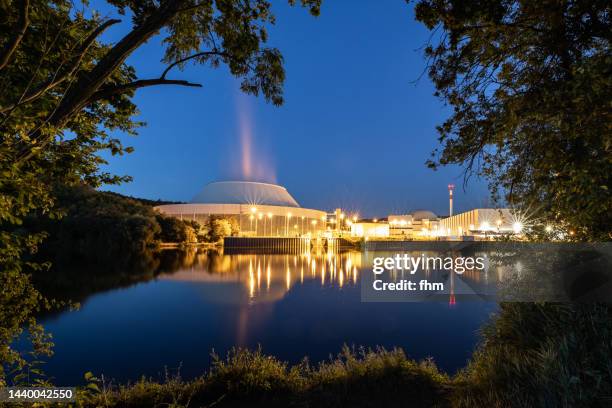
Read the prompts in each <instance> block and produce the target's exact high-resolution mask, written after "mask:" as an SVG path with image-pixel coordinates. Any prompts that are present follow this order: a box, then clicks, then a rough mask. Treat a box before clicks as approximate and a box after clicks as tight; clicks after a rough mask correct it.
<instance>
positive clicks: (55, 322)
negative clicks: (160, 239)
mask: <svg viewBox="0 0 612 408" xmlns="http://www.w3.org/2000/svg"><path fill="white" fill-rule="evenodd" d="M168 259H170V261H168ZM361 259H362V256H361V254H360V253H358V252H348V253H340V254H319V255H313V254H296V255H293V254H292V255H264V254H242V255H228V254H225V255H224V254H221V253H217V252H210V251H205V250H197V251H195V250H191V251H188V252H178V251H164V253H163V254H162V255H161V259H157V258H155V257H153V261H151V262H148V263H144V264H145V266H142V265H141V268H144V271H141V275H139V276H141V278H140V280H141V281H140V282H136V283H134V282H133V281H134V280H136V281H138V280H139V279H133V278H131V277H130V275H129V274H128V273H127V272H122V271H121V270H120V271H112V272H109V271H106V272H102V274H107V275H104V276H102V275H99V274H100V273H101V272H99V271H94V270H93V269H92V268H91V267H89V266H87V265H80V266H79V267H78V268H76V270H77V271H78V272H77V273H78V274H75V273H74V272H73V273H72V274H71V275H69V276H70V277H69V278H63V281H64V282H67V281H70V280H72V283H73V284H72V285H65V286H61V285H59V284H58V285H56V286H57V287H54V288H53V290H54V293H55V294H57V293H59V292H61V294H62V296H65V297H71V298H73V299H77V300H81V307H80V309H79V310H78V311H63V312H61V313H58V314H55V315H53V316H50V317H47V318H45V319H44V321H43V323H44V325H45V327H46V329H47V330H48V331H49V332H51V333H52V334H53V340H54V343H55V348H54V350H55V355H54V356H53V357H52V358H51V359H50V360H49V362H48V363H47V364H46V368H45V370H46V372H47V373H48V374H49V375H51V376H52V377H54V378H55V381H56V383H57V384H59V385H73V384H79V383H82V376H83V373H85V372H87V371H93V372H94V373H95V374H96V375H100V374H104V375H105V377H106V378H113V379H115V380H116V381H118V382H126V381H134V380H137V379H138V378H139V377H141V376H142V375H145V376H148V377H154V378H159V377H163V375H164V372H165V370H166V368H167V369H168V370H169V371H170V372H172V373H174V372H176V370H177V369H179V368H180V373H181V375H182V376H183V377H185V378H189V377H193V376H197V375H200V374H202V373H203V372H204V370H205V369H206V368H207V367H208V366H209V365H210V353H211V351H212V350H215V351H216V352H218V353H220V354H224V353H225V352H226V351H227V350H228V349H230V348H231V347H232V346H243V347H249V348H255V347H258V345H261V347H262V348H263V350H264V352H266V353H269V354H273V355H275V356H277V357H278V358H280V359H282V360H286V361H289V362H292V363H295V362H298V361H300V360H301V359H302V358H304V357H305V356H308V358H309V359H310V361H313V362H316V361H321V360H325V359H327V358H329V356H330V355H331V354H334V355H335V354H336V353H338V352H339V351H340V349H341V347H342V345H343V344H348V345H356V346H366V347H375V346H384V347H387V348H391V347H394V346H399V347H402V348H403V349H404V350H405V351H406V352H407V354H408V355H409V356H410V357H412V358H415V359H423V358H427V357H432V358H433V359H434V360H435V362H436V363H437V364H438V366H439V367H440V368H442V369H443V370H446V371H448V372H451V373H452V372H454V371H456V370H457V369H459V368H461V367H463V366H464V365H465V363H466V360H467V359H468V358H469V356H470V355H471V353H472V351H473V349H474V347H475V344H476V342H477V339H478V336H477V331H478V329H479V327H480V326H481V325H482V324H483V323H484V322H485V321H487V320H488V319H489V316H490V315H491V313H493V312H495V310H496V308H497V306H496V304H495V303H485V302H466V303H461V302H457V303H455V304H449V302H430V303H362V302H361V299H360V287H359V285H360V279H359V277H360V274H361V273H362V272H363V271H364V269H362V267H361ZM77 281H78V282H77ZM88 282H90V283H92V282H95V285H93V284H92V286H93V287H95V289H93V290H90V291H88V290H87V289H86V287H87V286H88ZM71 291H72V292H74V293H73V294H72V295H71V294H70V293H67V292H71Z"/></svg>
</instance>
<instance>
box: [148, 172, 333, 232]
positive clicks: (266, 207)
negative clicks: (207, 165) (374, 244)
mask: <svg viewBox="0 0 612 408" xmlns="http://www.w3.org/2000/svg"><path fill="white" fill-rule="evenodd" d="M155 209H156V210H158V211H159V212H161V213H163V214H165V215H169V216H173V217H177V218H180V219H185V220H194V221H198V222H200V223H205V222H206V221H207V220H208V219H209V218H210V217H211V216H218V217H223V218H233V219H235V220H236V221H237V223H238V225H239V228H240V235H241V236H290V237H296V236H303V235H307V234H310V235H313V234H314V233H317V232H318V231H323V230H324V229H325V219H326V213H325V212H324V211H319V210H312V209H307V208H302V207H300V205H299V204H298V202H297V201H296V200H295V199H294V198H293V197H292V196H291V194H289V192H288V191H287V189H285V188H284V187H282V186H279V185H276V184H269V183H259V182H253V181H218V182H213V183H209V184H207V185H206V186H204V188H203V189H202V190H201V191H200V192H199V193H198V194H196V196H195V197H194V198H193V199H192V200H191V202H190V203H188V204H167V205H160V206H157V207H155Z"/></svg>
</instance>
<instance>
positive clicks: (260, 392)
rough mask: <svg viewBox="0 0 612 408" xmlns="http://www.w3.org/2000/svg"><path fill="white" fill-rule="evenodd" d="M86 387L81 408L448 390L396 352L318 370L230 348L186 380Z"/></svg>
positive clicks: (325, 402)
mask: <svg viewBox="0 0 612 408" xmlns="http://www.w3.org/2000/svg"><path fill="white" fill-rule="evenodd" d="M90 384H93V385H92V386H90V387H89V388H87V389H86V390H82V391H80V392H79V403H81V404H82V405H83V406H104V407H153V406H172V407H203V406H205V407H211V406H215V407H246V406H248V407H288V406H299V407H384V406H387V407H395V406H398V407H399V406H410V407H446V406H450V403H449V396H450V391H451V388H452V383H451V380H450V379H449V377H448V376H446V375H445V374H443V373H441V372H440V371H439V370H438V369H437V368H436V366H435V364H434V363H433V362H431V361H427V360H426V361H422V362H415V361H413V360H411V359H409V358H408V357H406V355H405V353H404V352H403V351H402V350H401V349H395V350H390V351H389V350H384V349H378V350H375V351H372V350H369V351H367V350H358V351H355V350H351V349H349V348H345V349H344V350H343V351H342V352H341V353H340V354H339V355H338V357H337V358H335V359H333V360H330V361H328V362H325V363H321V364H320V365H318V366H316V367H312V366H310V365H309V364H308V362H307V361H306V360H304V362H303V363H301V364H299V365H295V366H289V365H287V364H286V363H284V362H281V361H279V360H278V359H276V358H274V357H272V356H267V355H265V354H263V353H262V352H261V351H248V350H242V349H236V350H234V351H232V352H231V353H229V354H228V356H227V357H226V358H219V357H217V356H213V364H212V367H211V368H210V371H209V372H208V373H207V374H205V375H203V376H202V377H199V378H197V379H195V380H192V381H182V380H181V379H180V377H177V376H174V377H170V376H168V377H167V378H166V379H165V380H164V381H163V382H156V381H149V380H146V379H142V380H141V381H139V382H137V383H135V384H133V385H129V386H122V387H119V388H115V389H112V388H108V384H104V383H103V382H102V380H101V379H97V378H93V379H92V378H91V377H90Z"/></svg>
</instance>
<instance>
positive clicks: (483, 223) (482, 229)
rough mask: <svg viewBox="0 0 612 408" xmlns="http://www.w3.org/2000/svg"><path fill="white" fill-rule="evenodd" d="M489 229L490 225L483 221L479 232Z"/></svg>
mask: <svg viewBox="0 0 612 408" xmlns="http://www.w3.org/2000/svg"><path fill="white" fill-rule="evenodd" d="M489 228H491V225H489V223H488V222H487V221H484V222H482V223H481V224H480V230H481V231H486V230H488V229H489Z"/></svg>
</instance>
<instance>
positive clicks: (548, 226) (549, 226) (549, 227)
mask: <svg viewBox="0 0 612 408" xmlns="http://www.w3.org/2000/svg"><path fill="white" fill-rule="evenodd" d="M544 230H545V231H546V232H548V233H550V232H552V230H553V227H552V225H547V226H546V228H544Z"/></svg>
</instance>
